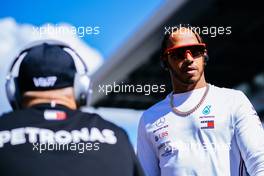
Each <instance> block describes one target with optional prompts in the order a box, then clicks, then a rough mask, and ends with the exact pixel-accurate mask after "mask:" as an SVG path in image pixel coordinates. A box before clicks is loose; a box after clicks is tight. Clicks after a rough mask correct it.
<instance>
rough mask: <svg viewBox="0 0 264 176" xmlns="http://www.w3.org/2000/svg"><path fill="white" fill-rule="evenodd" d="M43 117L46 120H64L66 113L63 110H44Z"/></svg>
mask: <svg viewBox="0 0 264 176" xmlns="http://www.w3.org/2000/svg"><path fill="white" fill-rule="evenodd" d="M44 118H45V119H46V120H64V119H66V118H67V115H66V113H65V112H63V111H58V110H46V111H44Z"/></svg>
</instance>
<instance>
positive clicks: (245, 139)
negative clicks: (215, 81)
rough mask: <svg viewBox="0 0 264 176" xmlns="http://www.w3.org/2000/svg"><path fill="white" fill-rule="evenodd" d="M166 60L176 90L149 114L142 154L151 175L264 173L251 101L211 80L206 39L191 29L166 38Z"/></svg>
mask: <svg viewBox="0 0 264 176" xmlns="http://www.w3.org/2000/svg"><path fill="white" fill-rule="evenodd" d="M161 59H162V62H163V65H164V68H165V69H167V70H168V71H169V73H170V76H171V82H172V86H173V92H172V93H171V94H169V95H168V96H167V97H166V98H165V99H164V100H162V101H161V102H159V103H157V104H155V105H154V106H152V107H151V108H149V109H148V110H146V111H145V112H144V114H143V116H142V117H141V120H140V124H139V129H138V146H137V152H138V157H139V159H140V162H141V164H142V166H143V168H144V170H145V172H146V174H147V175H149V176H158V175H162V176H176V175H177V176H193V175H195V176H196V175H199V176H240V175H247V173H248V174H250V175H254V176H260V175H264V142H263V141H264V132H263V128H262V126H261V123H260V120H259V117H258V116H257V113H256V111H255V110H254V108H253V106H252V105H251V103H250V102H249V100H248V99H247V97H246V96H245V95H244V94H243V93H242V92H241V91H237V90H233V89H226V88H219V87H216V86H213V85H210V84H208V83H207V82H206V80H205V76H204V67H205V64H206V60H207V59H208V56H207V51H206V45H205V44H204V43H203V41H202V39H201V37H200V36H199V35H198V34H197V33H196V32H195V31H192V30H191V29H190V28H188V27H178V28H175V31H174V32H173V33H171V34H169V35H166V36H165V38H164V41H163V44H162V58H161Z"/></svg>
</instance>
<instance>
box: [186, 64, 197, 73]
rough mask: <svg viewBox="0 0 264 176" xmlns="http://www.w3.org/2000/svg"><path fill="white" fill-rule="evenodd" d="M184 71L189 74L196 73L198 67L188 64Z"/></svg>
mask: <svg viewBox="0 0 264 176" xmlns="http://www.w3.org/2000/svg"><path fill="white" fill-rule="evenodd" d="M183 72H184V73H187V74H189V75H194V74H195V73H196V72H197V68H196V67H193V66H188V67H186V68H184V69H183Z"/></svg>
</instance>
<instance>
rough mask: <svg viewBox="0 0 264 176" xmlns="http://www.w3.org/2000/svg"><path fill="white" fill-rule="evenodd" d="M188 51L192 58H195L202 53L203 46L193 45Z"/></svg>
mask: <svg viewBox="0 0 264 176" xmlns="http://www.w3.org/2000/svg"><path fill="white" fill-rule="evenodd" d="M190 51H191V53H192V56H193V57H194V58H197V57H201V56H202V55H204V52H205V48H204V47H202V46H194V47H192V48H191V49H190Z"/></svg>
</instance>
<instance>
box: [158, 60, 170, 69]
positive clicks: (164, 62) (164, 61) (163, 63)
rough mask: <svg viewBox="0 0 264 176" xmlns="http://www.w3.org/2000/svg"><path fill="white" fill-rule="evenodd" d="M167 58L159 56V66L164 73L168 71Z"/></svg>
mask: <svg viewBox="0 0 264 176" xmlns="http://www.w3.org/2000/svg"><path fill="white" fill-rule="evenodd" d="M168 64H169V63H168V57H166V56H161V57H160V65H161V67H162V68H163V69H164V70H165V71H168V70H169V67H168Z"/></svg>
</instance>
